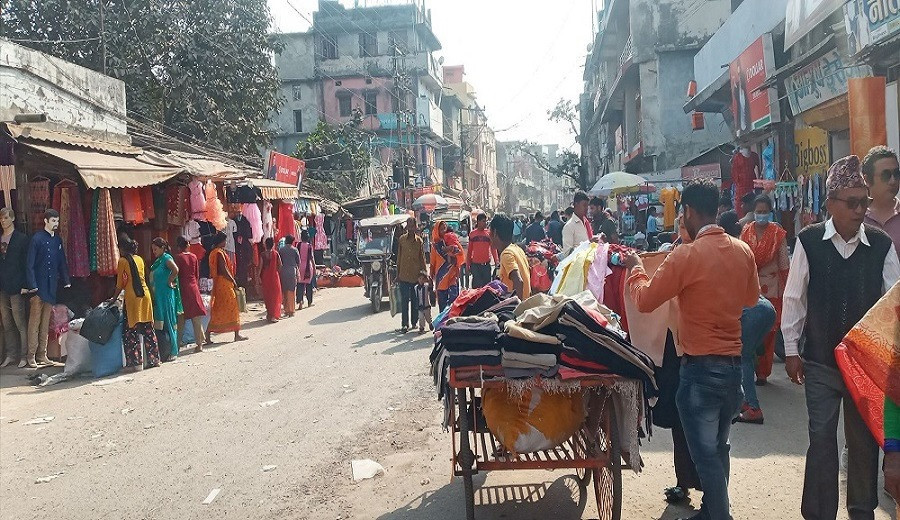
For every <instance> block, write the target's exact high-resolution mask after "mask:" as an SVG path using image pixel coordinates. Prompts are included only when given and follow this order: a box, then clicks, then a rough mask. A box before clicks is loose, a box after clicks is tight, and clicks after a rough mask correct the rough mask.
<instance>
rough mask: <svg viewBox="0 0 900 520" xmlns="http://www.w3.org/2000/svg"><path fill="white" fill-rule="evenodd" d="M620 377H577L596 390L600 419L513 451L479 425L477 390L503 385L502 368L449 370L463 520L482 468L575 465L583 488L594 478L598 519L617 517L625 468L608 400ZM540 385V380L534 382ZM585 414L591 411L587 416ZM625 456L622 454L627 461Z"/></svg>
mask: <svg viewBox="0 0 900 520" xmlns="http://www.w3.org/2000/svg"><path fill="white" fill-rule="evenodd" d="M622 380H623V378H621V377H619V376H616V375H590V376H587V377H583V378H580V379H578V384H579V385H580V387H581V388H582V389H584V390H588V391H591V392H595V393H596V397H598V398H597V399H595V400H593V401H592V402H594V403H599V406H600V410H595V411H596V412H599V421H597V422H598V424H597V425H596V426H589V424H588V423H589V422H590V421H588V420H586V421H585V423H584V424H582V426H581V428H580V429H579V430H578V431H577V432H575V434H574V435H573V436H572V437H571V438H569V439H568V440H567V441H565V442H564V443H563V444H562V445H560V446H557V447H556V448H553V449H550V450H545V451H540V452H534V453H520V454H516V455H513V454H511V453H509V452H508V451H507V450H506V449H505V448H504V447H503V445H502V444H501V443H500V441H498V440H497V439H496V438H495V437H494V435H493V434H492V433H491V432H490V431H489V430H488V428H487V425H486V424H483V418H482V415H481V413H479V410H478V408H479V406H480V401H481V390H482V389H485V388H500V387H503V386H505V385H506V384H507V379H505V378H504V377H503V371H502V369H500V368H499V367H498V368H495V369H489V368H487V367H472V368H451V369H450V376H449V386H450V389H451V391H452V392H455V396H453V398H454V402H455V406H451V407H450V424H451V425H452V428H453V473H454V475H455V476H460V477H462V478H463V483H464V486H465V500H466V519H467V520H474V519H475V489H474V487H473V482H472V477H473V475H475V474H476V473H478V472H481V471H494V470H514V469H523V470H538V469H548V470H552V469H574V470H575V471H576V475H577V478H578V482H579V484H580V486H581V488H582V490H586V489H587V486H588V485H589V484H590V483H591V480H593V482H594V494H595V495H596V499H597V510H598V512H599V515H600V519H601V520H619V519H620V518H621V515H622V469H623V468H626V469H628V468H630V466H629V465H628V464H626V463H623V459H622V446H621V444H620V440H619V435H618V432H619V430H618V425H617V422H616V414H615V409H614V406H613V404H612V401H611V398H610V396H611V392H612V387H613V385H614V384H615V383H616V382H618V381H622ZM538 384H540V381H539V382H538ZM589 416H590V414H589ZM628 459H629V457H627V456H626V457H625V460H628Z"/></svg>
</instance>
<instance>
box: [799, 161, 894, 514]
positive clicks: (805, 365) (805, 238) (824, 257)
mask: <svg viewBox="0 0 900 520" xmlns="http://www.w3.org/2000/svg"><path fill="white" fill-rule="evenodd" d="M825 188H826V190H827V200H826V202H825V204H826V207H827V209H828V213H829V214H830V215H831V218H829V219H828V220H827V221H826V222H822V223H819V224H813V225H811V226H809V227H807V228H806V229H804V230H803V231H801V232H800V233H799V234H798V235H797V243H796V245H795V246H794V256H793V258H792V259H791V266H790V273H789V274H788V279H787V285H786V287H785V291H784V314H783V317H782V322H781V330H782V333H783V334H784V353H785V369H786V370H787V373H788V376H790V378H791V380H792V381H793V382H795V383H796V384H798V385H802V384H805V385H806V408H807V411H808V412H809V449H808V450H807V452H806V473H805V476H804V482H803V499H802V504H801V506H800V511H801V513H802V515H803V517H804V518H807V519H812V518H835V517H836V516H837V511H838V498H839V497H838V478H839V463H838V442H837V428H838V419H839V417H840V408H841V405H842V404H843V408H844V431H845V433H846V442H847V450H848V469H847V473H848V475H850V478H848V479H847V510H848V511H849V513H850V517H851V518H873V516H872V512H873V511H874V510H875V508H876V507H878V444H877V443H876V441H875V439H874V438H873V437H872V434H871V433H870V432H869V430H868V429H867V428H866V425H865V424H864V422H863V419H862V417H861V416H860V413H859V410H858V409H857V408H856V406H855V405H854V403H853V402H852V401H851V400H849V399H845V397H846V396H847V395H848V393H847V387H846V386H845V384H844V381H843V379H842V378H841V374H840V372H839V370H838V367H837V361H836V359H835V355H834V350H835V347H837V346H838V344H839V343H840V342H841V339H842V338H843V337H844V336H845V335H846V334H847V332H848V331H850V329H851V328H852V327H853V326H854V325H855V324H856V323H857V322H858V321H859V320H860V319H861V318H862V317H863V315H865V314H866V312H867V311H868V310H869V309H870V308H871V307H872V306H873V305H874V304H875V303H876V302H877V301H878V300H879V298H881V296H882V295H883V294H884V293H885V292H886V291H887V290H888V289H889V288H890V287H892V286H893V285H894V284H895V283H896V282H897V280H898V279H900V262H898V259H897V252H896V250H895V248H894V245H893V244H892V243H891V239H890V238H889V237H888V236H887V235H886V234H885V233H884V232H882V231H880V230H879V229H877V228H875V227H873V226H870V225H868V224H865V223H864V222H863V221H864V218H865V215H866V209H867V208H868V207H869V203H870V202H871V200H872V199H870V198H869V189H868V186H867V184H866V180H865V178H864V177H863V173H862V170H861V166H860V161H859V158H857V157H856V156H855V155H851V156H848V157H844V158H842V159H838V161H837V162H835V163H834V164H833V165H831V168H829V170H828V177H827V178H826V181H825ZM803 332H805V333H806V346H805V348H804V350H803V353H802V356H801V354H800V353H799V349H798V344H799V342H800V336H801V334H802V333H803Z"/></svg>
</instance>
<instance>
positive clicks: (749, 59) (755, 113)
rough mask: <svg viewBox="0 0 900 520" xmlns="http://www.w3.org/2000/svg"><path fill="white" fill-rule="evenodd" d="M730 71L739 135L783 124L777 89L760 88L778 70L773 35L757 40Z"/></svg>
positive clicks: (736, 129) (735, 62)
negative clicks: (776, 68) (773, 47)
mask: <svg viewBox="0 0 900 520" xmlns="http://www.w3.org/2000/svg"><path fill="white" fill-rule="evenodd" d="M728 69H729V74H730V76H731V112H732V114H733V115H734V126H735V134H736V135H738V136H740V135H743V134H746V133H748V132H751V131H753V130H758V129H760V128H765V127H766V126H767V125H769V124H772V123H777V122H779V121H781V114H780V111H779V109H778V91H777V89H775V88H761V87H762V85H763V83H764V82H765V81H766V80H767V79H768V78H769V74H770V73H771V72H772V71H773V70H775V54H774V52H773V49H772V35H771V33H766V34H763V35H762V36H760V37H759V38H757V39H756V41H755V42H753V43H752V44H750V46H749V47H747V48H746V49H745V50H744V52H742V53H741V54H740V55H739V56H738V57H737V58H736V59H735V60H734V61H732V62H731V64H730V65H729V67H728Z"/></svg>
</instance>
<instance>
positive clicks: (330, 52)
mask: <svg viewBox="0 0 900 520" xmlns="http://www.w3.org/2000/svg"><path fill="white" fill-rule="evenodd" d="M337 57H338V46H337V42H336V41H335V40H334V39H333V38H331V37H330V36H327V35H324V36H322V59H325V60H336V59H337Z"/></svg>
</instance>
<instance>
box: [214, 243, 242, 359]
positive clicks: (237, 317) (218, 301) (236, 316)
mask: <svg viewBox="0 0 900 520" xmlns="http://www.w3.org/2000/svg"><path fill="white" fill-rule="evenodd" d="M209 277H210V278H212V281H213V289H212V300H211V301H210V304H209V314H210V318H209V325H208V326H207V327H206V343H207V344H209V343H212V340H211V339H210V334H211V333H213V332H215V333H221V332H234V341H244V340H246V339H247V338H245V337H244V336H241V312H240V310H239V309H238V303H237V295H236V294H235V292H234V291H235V288H236V287H237V282H236V281H235V280H234V266H233V265H232V264H231V260H229V259H228V255H226V254H225V233H223V232H222V231H219V232H218V233H216V235H215V236H214V237H213V250H212V251H211V252H210V253H209Z"/></svg>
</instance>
